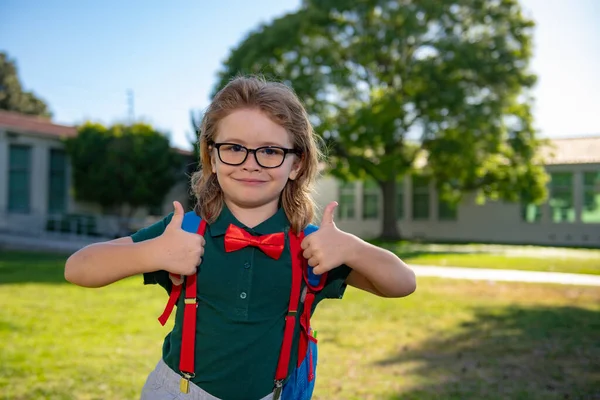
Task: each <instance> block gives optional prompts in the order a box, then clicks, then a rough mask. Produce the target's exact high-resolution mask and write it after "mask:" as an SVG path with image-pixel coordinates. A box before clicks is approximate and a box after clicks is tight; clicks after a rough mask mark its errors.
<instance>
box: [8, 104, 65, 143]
mask: <svg viewBox="0 0 600 400" xmlns="http://www.w3.org/2000/svg"><path fill="white" fill-rule="evenodd" d="M0 127H2V128H6V129H8V130H12V131H15V132H18V133H32V134H37V135H43V136H52V137H57V138H58V137H62V136H68V137H71V136H75V135H77V129H76V128H75V127H73V126H65V125H59V124H55V123H53V122H52V121H50V119H49V118H45V117H37V116H33V115H24V114H19V113H16V112H11V111H3V110H0Z"/></svg>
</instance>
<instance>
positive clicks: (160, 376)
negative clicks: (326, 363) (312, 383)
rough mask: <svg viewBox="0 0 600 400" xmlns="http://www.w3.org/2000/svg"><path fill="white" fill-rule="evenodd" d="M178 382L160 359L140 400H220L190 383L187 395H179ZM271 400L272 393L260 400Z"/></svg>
mask: <svg viewBox="0 0 600 400" xmlns="http://www.w3.org/2000/svg"><path fill="white" fill-rule="evenodd" d="M180 381H181V376H180V375H179V374H178V373H177V372H175V371H173V370H172V369H171V368H169V367H168V366H167V364H165V362H164V361H163V360H162V359H161V360H160V361H159V362H158V364H157V365H156V368H155V369H154V371H152V372H151V373H150V375H149V376H148V379H146V384H145V385H144V387H143V388H142V396H141V397H140V400H220V399H219V398H218V397H215V396H213V395H211V394H210V393H208V392H206V391H204V390H202V389H201V388H200V387H198V386H197V385H195V384H193V383H192V382H190V391H189V393H187V394H186V393H181V390H179V382H180ZM240 390H243V388H240ZM271 399H273V393H269V394H268V395H267V396H265V397H263V398H262V399H260V400H271Z"/></svg>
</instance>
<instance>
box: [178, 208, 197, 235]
mask: <svg viewBox="0 0 600 400" xmlns="http://www.w3.org/2000/svg"><path fill="white" fill-rule="evenodd" d="M200 220H201V218H200V217H199V216H198V215H197V214H196V212H195V211H189V212H186V213H185V214H184V215H183V222H182V223H181V229H183V230H184V231H186V232H190V233H196V232H198V226H199V225H200Z"/></svg>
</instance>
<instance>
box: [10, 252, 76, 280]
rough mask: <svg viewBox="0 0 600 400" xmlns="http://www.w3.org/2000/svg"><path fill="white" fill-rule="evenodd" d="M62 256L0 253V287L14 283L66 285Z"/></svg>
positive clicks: (63, 256)
mask: <svg viewBox="0 0 600 400" xmlns="http://www.w3.org/2000/svg"><path fill="white" fill-rule="evenodd" d="M67 258H68V256H66V255H63V254H51V253H38V252H30V253H27V252H22V251H3V252H2V253H0V286H1V285H11V284H16V283H50V284H63V283H65V284H66V283H67V281H65V277H64V269H65V262H66V261H67Z"/></svg>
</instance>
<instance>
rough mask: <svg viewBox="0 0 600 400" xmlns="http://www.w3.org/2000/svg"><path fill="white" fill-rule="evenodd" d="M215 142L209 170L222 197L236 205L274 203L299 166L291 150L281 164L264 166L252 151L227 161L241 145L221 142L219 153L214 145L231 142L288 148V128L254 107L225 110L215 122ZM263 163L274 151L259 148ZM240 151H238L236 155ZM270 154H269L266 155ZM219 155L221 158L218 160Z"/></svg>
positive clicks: (256, 205)
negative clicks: (240, 160) (236, 162)
mask: <svg viewBox="0 0 600 400" xmlns="http://www.w3.org/2000/svg"><path fill="white" fill-rule="evenodd" d="M214 142H215V144H216V145H215V146H213V149H212V151H211V164H212V172H213V173H216V174H217V178H218V180H219V185H220V186H221V189H222V190H223V194H224V196H225V200H226V201H227V202H230V203H233V204H235V205H236V206H238V207H243V208H257V207H264V206H266V205H271V204H272V205H273V206H274V207H276V206H277V203H278V202H279V196H280V194H281V192H282V191H283V188H284V187H285V185H286V183H287V181H288V179H295V178H296V176H297V174H298V171H299V169H300V159H299V157H298V156H296V155H295V154H286V155H285V158H284V160H283V163H282V164H281V166H279V167H277V168H264V167H263V166H261V165H260V164H258V163H257V161H256V158H255V157H254V153H250V152H249V153H248V156H247V157H246V160H245V161H244V163H243V164H241V165H236V166H234V165H228V164H226V163H224V162H223V161H225V162H230V163H231V160H232V159H236V157H242V158H243V154H244V149H243V148H241V147H238V146H234V147H232V146H227V145H222V146H221V157H219V154H218V152H217V149H216V146H219V144H220V143H232V144H237V145H241V146H244V147H246V148H249V149H256V148H258V147H261V146H278V147H281V148H285V149H292V148H293V145H292V140H291V138H290V135H289V134H288V132H287V131H286V130H285V129H284V128H283V127H281V126H280V125H278V124H276V123H275V122H273V121H272V120H271V119H270V118H269V117H267V116H266V115H265V114H263V113H262V112H260V111H258V110H252V109H242V110H237V111H234V112H233V113H231V114H229V115H228V116H227V117H225V118H224V119H223V120H221V122H220V123H219V126H218V130H217V135H216V138H215V139H214ZM261 153H263V154H262V155H260V156H259V157H261V158H259V160H260V159H263V158H264V159H265V160H264V161H261V163H263V165H266V164H267V163H268V162H271V160H272V157H275V158H276V157H277V156H276V155H275V156H274V155H273V153H274V151H271V150H265V151H262V152H261ZM240 154H242V155H241V156H240ZM270 157H271V158H270ZM222 159H223V160H222Z"/></svg>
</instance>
